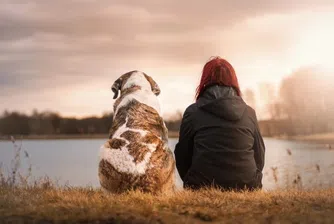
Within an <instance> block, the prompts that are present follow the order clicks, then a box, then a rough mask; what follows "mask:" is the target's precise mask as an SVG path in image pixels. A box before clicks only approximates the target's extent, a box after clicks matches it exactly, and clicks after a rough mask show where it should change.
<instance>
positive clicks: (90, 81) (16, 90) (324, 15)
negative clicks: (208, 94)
mask: <svg viewBox="0 0 334 224" xmlns="http://www.w3.org/2000/svg"><path fill="white" fill-rule="evenodd" d="M32 2H34V3H29V4H22V3H20V1H6V0H5V1H2V2H1V3H0V19H1V20H2V21H8V23H6V24H7V25H6V24H5V23H4V24H0V28H1V27H2V28H1V29H2V30H4V32H5V33H6V35H4V36H3V37H1V38H0V81H1V95H0V97H1V98H0V100H1V101H2V102H5V103H3V104H1V105H2V107H1V108H0V109H1V110H2V111H3V110H5V109H7V110H18V111H22V112H27V113H30V112H31V111H32V110H33V109H34V108H36V109H38V110H52V111H57V112H59V113H61V114H63V115H66V116H77V117H83V116H89V115H101V114H102V113H103V112H106V111H112V105H113V100H112V92H111V91H110V87H111V85H112V83H113V81H114V80H115V79H116V78H118V77H119V76H120V75H121V74H123V73H125V72H127V71H130V70H134V69H137V70H142V71H144V72H145V73H147V74H149V75H150V76H152V77H153V78H154V79H155V80H156V81H157V83H158V84H159V86H160V88H161V90H162V92H161V95H160V97H159V98H160V101H161V104H162V108H163V111H164V115H165V116H171V115H173V114H175V113H176V112H177V111H181V112H183V111H184V109H185V108H186V107H187V106H188V105H189V104H191V103H192V102H194V95H195V89H196V87H197V85H198V82H199V79H200V75H201V70H202V67H203V65H204V64H205V62H207V60H208V59H209V58H210V57H211V56H214V55H220V56H221V57H224V58H226V59H227V60H228V61H230V62H231V64H232V65H233V66H234V67H235V70H236V72H237V75H238V78H239V82H240V86H241V89H242V90H245V89H251V90H253V91H254V92H255V95H256V107H257V113H258V114H259V117H260V118H265V117H266V111H265V106H266V103H267V102H266V100H264V98H266V96H264V95H265V94H264V92H263V91H262V92H261V91H260V89H261V88H260V86H264V84H268V85H267V86H271V87H272V88H274V89H275V94H274V95H277V91H278V89H279V85H280V82H281V80H282V79H283V78H284V77H286V76H288V75H289V74H291V73H292V72H294V71H296V70H298V69H300V68H304V67H319V68H323V69H326V70H327V71H329V72H331V71H333V70H334V66H333V62H332V58H333V56H334V44H333V39H334V30H333V28H332V26H333V25H332V24H334V8H333V7H334V4H329V3H327V2H324V3H321V1H320V2H318V3H317V4H316V3H315V1H314V2H311V1H310V2H309V4H301V3H300V4H299V7H296V6H297V5H298V4H297V3H296V5H294V4H292V3H290V1H283V2H281V3H280V4H281V5H277V4H276V3H274V1H273V2H272V1H268V2H272V3H273V4H269V3H268V5H266V4H264V5H263V7H262V8H261V7H259V8H258V9H248V8H249V7H248V8H247V4H248V3H246V2H243V1H237V2H236V3H233V4H232V3H231V5H228V6H226V7H227V9H226V10H227V11H226V13H224V11H223V12H221V13H220V14H219V13H217V12H216V14H215V13H214V12H212V13H205V14H203V15H202V16H203V19H201V20H199V19H198V15H199V14H200V12H201V10H202V9H206V10H207V11H210V10H209V9H211V8H210V7H209V6H207V5H206V4H204V3H200V2H195V3H194V4H193V6H194V12H187V13H184V12H185V11H184V10H181V9H180V11H175V8H174V7H172V5H173V4H172V3H161V5H159V4H157V5H151V4H150V3H149V2H145V1H143V5H136V4H129V3H127V2H125V3H122V2H117V1H116V2H115V4H110V3H109V1H108V2H107V1H101V2H99V3H93V1H86V2H85V3H82V4H81V3H80V4H79V3H76V1H69V3H68V6H66V4H65V1H64V2H63V1H59V2H58V3H52V4H50V5H48V4H45V3H43V2H42V1H39V0H36V1H32ZM304 3H305V1H304ZM217 4H223V3H217ZM244 4H246V6H245V8H243V7H241V8H240V6H243V5H244ZM67 7H69V8H72V9H73V11H71V12H66V10H65V11H64V15H63V16H62V17H61V18H60V17H59V14H58V13H59V12H62V11H63V10H64V9H65V8H67ZM179 7H180V8H182V7H184V9H186V8H187V4H185V5H183V4H181V5H179ZM211 7H213V8H221V9H222V10H224V8H226V7H222V6H219V7H218V6H211ZM91 9H93V10H91ZM94 9H96V10H94ZM238 10H240V11H238ZM213 14H214V15H213ZM9 21H11V22H9ZM330 77H334V76H330ZM330 80H331V81H332V82H333V83H334V78H332V79H330Z"/></svg>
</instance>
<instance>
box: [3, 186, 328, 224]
mask: <svg viewBox="0 0 334 224" xmlns="http://www.w3.org/2000/svg"><path fill="white" fill-rule="evenodd" d="M333 222H334V189H327V190H320V191H295V190H290V191H272V192H263V191H258V192H242V193H236V192H221V191H219V190H215V189H205V190H201V191H198V192H192V191H185V190H183V191H179V192H177V193H175V194H174V195H170V196H163V195H161V196H153V195H150V194H145V193H141V192H138V191H133V192H128V193H125V194H121V195H111V194H106V193H104V192H102V191H100V190H94V189H89V188H69V187H67V188H54V187H52V186H50V185H45V186H36V187H8V186H2V187H1V188H0V223H189V224H191V223H333Z"/></svg>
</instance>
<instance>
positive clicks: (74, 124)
mask: <svg viewBox="0 0 334 224" xmlns="http://www.w3.org/2000/svg"><path fill="white" fill-rule="evenodd" d="M181 119H182V112H180V111H178V112H177V113H176V115H175V116H174V117H173V118H172V119H170V120H168V121H165V122H166V126H167V128H168V129H169V130H170V131H178V130H179V127H180V124H181ZM112 121H113V113H104V114H103V115H102V117H86V118H82V119H78V118H68V117H62V116H60V115H59V114H58V113H55V112H50V111H45V112H38V111H37V110H34V111H33V112H32V114H31V115H30V116H29V115H25V114H22V113H18V112H8V111H5V112H4V113H3V114H2V115H1V116H0V135H6V136H8V135H51V134H68V135H70V134H107V133H109V130H110V128H111V125H112Z"/></svg>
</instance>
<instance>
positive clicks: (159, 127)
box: [99, 71, 175, 193]
mask: <svg viewBox="0 0 334 224" xmlns="http://www.w3.org/2000/svg"><path fill="white" fill-rule="evenodd" d="M120 80H121V81H120ZM145 80H146V83H145ZM137 81H138V82H137ZM115 83H116V85H115ZM115 83H114V85H113V87H115V86H116V88H118V89H119V90H120V91H121V96H120V97H119V98H118V99H117V100H116V102H115V104H114V111H115V117H114V121H113V125H112V127H111V130H110V135H109V141H107V142H106V143H105V144H104V146H102V147H101V154H100V163H99V178H100V183H101V186H102V187H103V188H104V189H105V190H107V191H109V192H114V193H120V192H124V191H127V190H130V189H140V190H143V191H147V192H151V193H161V192H170V191H173V190H174V176H175V163H174V158H173V155H172V152H171V151H170V149H169V148H168V131H167V128H166V126H165V124H164V121H163V119H162V117H161V116H160V114H159V111H157V105H158V101H157V98H156V95H158V94H159V93H160V90H159V87H158V85H157V84H156V83H155V82H154V80H153V79H152V78H151V77H149V76H147V75H146V74H144V73H141V72H137V71H133V72H129V73H126V74H124V75H123V76H121V77H120V78H119V79H118V80H116V82H115ZM113 91H114V90H113ZM114 92H115V95H116V96H117V94H118V93H117V92H116V91H114ZM141 99H143V101H144V102H140V100H141ZM147 99H149V100H147ZM124 101H126V102H124ZM149 104H151V105H149ZM152 105H153V106H152Z"/></svg>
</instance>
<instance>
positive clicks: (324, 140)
mask: <svg viewBox="0 0 334 224" xmlns="http://www.w3.org/2000/svg"><path fill="white" fill-rule="evenodd" d="M276 138H278V139H286V140H294V141H305V142H313V143H319V144H326V145H327V146H328V147H331V148H333V149H334V133H323V134H313V135H296V136H279V137H276Z"/></svg>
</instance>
